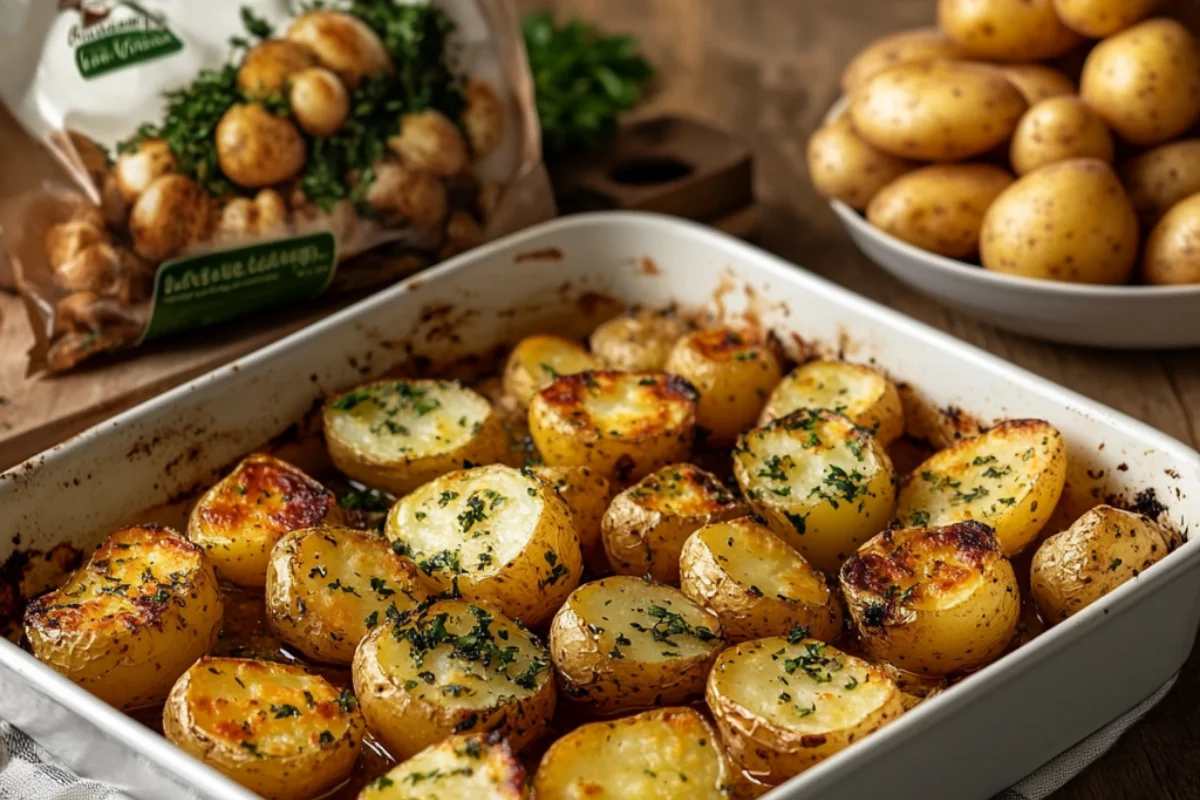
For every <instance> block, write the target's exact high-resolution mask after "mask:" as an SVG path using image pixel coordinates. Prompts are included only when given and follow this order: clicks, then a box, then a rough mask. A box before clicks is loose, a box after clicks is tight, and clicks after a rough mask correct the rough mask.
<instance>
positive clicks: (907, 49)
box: [842, 28, 966, 94]
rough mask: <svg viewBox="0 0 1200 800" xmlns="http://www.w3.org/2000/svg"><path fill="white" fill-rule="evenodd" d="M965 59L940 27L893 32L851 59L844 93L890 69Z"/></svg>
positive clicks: (959, 48) (843, 83)
mask: <svg viewBox="0 0 1200 800" xmlns="http://www.w3.org/2000/svg"><path fill="white" fill-rule="evenodd" d="M965 57H966V52H964V51H963V49H962V48H961V47H959V46H958V45H956V44H955V43H954V42H953V41H951V40H950V38H949V37H948V36H946V34H944V33H942V32H941V31H939V30H938V29H937V28H918V29H916V30H911V31H900V32H898V33H892V34H889V35H887V36H883V37H881V38H879V39H876V40H875V41H873V42H871V43H870V44H869V45H867V46H866V47H864V48H863V49H862V50H860V51H859V52H858V55H856V56H855V57H854V58H852V59H851V60H850V63H849V64H847V65H846V69H845V71H843V72H842V91H844V92H845V93H846V94H850V93H851V92H853V91H854V90H855V89H857V88H859V87H860V86H862V85H863V84H864V83H866V82H867V81H868V80H870V79H871V78H873V77H875V76H876V75H877V74H879V73H880V72H883V71H884V70H885V69H888V68H889V67H895V66H898V65H900V64H919V63H924V62H926V61H933V60H935V59H958V58H965Z"/></svg>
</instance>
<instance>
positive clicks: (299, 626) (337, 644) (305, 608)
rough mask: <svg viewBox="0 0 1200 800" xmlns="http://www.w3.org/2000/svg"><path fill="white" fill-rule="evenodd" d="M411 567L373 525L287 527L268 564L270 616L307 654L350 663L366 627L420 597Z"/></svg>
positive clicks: (408, 608) (285, 637) (407, 608)
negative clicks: (361, 527)
mask: <svg viewBox="0 0 1200 800" xmlns="http://www.w3.org/2000/svg"><path fill="white" fill-rule="evenodd" d="M416 572H417V571H416V569H415V568H414V567H413V565H412V562H410V561H408V560H406V559H404V558H402V557H401V556H400V555H398V554H396V553H395V552H393V551H392V546H391V543H390V542H388V540H387V539H384V538H383V537H381V536H377V535H375V534H374V533H367V532H365V531H359V530H354V529H353V528H343V527H341V526H337V525H325V526H321V527H317V528H305V529H303V530H298V531H292V532H291V533H289V534H287V535H286V536H284V537H283V538H282V539H280V540H279V543H278V544H276V545H275V549H274V550H272V551H271V560H270V562H269V563H268V564H267V590H266V606H267V619H268V620H269V621H270V623H271V629H272V630H274V631H275V633H276V634H277V635H278V636H279V638H280V639H282V640H283V641H285V642H287V643H288V644H289V645H291V646H292V647H294V648H296V649H297V650H299V651H300V652H301V653H303V654H304V655H306V656H308V657H309V658H312V659H315V660H317V661H326V662H331V663H334V664H349V663H350V661H351V660H352V659H353V658H354V648H356V647H357V646H358V643H359V642H360V641H361V640H362V638H363V637H364V636H366V635H367V631H369V630H371V629H372V628H374V627H376V626H377V625H381V624H384V623H386V622H387V621H388V620H395V619H397V618H399V615H400V614H402V613H404V612H407V611H411V610H413V609H414V608H415V607H416V606H417V604H418V603H419V602H421V601H422V600H424V599H425V590H424V589H423V588H422V587H421V586H420V585H418V583H417V577H416Z"/></svg>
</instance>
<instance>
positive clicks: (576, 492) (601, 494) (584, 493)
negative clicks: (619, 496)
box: [531, 467, 612, 576]
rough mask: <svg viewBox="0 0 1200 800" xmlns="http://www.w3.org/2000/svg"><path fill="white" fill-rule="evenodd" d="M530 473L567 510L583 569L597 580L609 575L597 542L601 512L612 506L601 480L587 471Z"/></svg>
mask: <svg viewBox="0 0 1200 800" xmlns="http://www.w3.org/2000/svg"><path fill="white" fill-rule="evenodd" d="M531 471H532V472H533V474H534V475H536V476H538V477H539V478H540V479H542V480H543V481H545V482H546V483H548V484H550V486H551V488H553V489H554V491H556V492H558V496H559V497H561V498H562V500H563V502H564V503H566V504H567V508H569V509H570V510H571V519H572V521H573V522H574V524H575V532H576V533H578V534H579V547H580V549H581V550H582V551H583V564H584V566H586V567H587V568H588V569H589V570H591V572H592V574H593V575H597V576H602V575H607V574H609V573H610V572H612V567H610V566H609V563H608V555H607V554H606V553H605V552H604V541H603V540H602V539H601V538H600V526H601V522H602V520H603V519H604V512H605V511H606V510H607V509H608V504H609V503H610V502H612V487H611V486H610V485H609V483H608V481H607V480H605V479H604V476H603V475H600V474H599V473H597V472H596V471H595V470H593V469H588V468H587V467H532V468H531Z"/></svg>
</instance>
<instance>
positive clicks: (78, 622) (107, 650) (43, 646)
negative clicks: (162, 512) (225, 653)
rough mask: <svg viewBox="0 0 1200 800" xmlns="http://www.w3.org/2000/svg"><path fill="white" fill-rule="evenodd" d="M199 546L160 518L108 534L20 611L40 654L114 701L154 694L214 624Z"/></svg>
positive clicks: (213, 631)
mask: <svg viewBox="0 0 1200 800" xmlns="http://www.w3.org/2000/svg"><path fill="white" fill-rule="evenodd" d="M221 613H222V604H221V590H220V589H219V588H218V587H217V577H216V575H215V574H214V573H213V568H212V564H210V563H209V561H208V559H207V558H206V557H205V556H204V551H203V550H201V549H200V548H199V547H197V546H196V545H194V544H192V543H191V542H189V541H188V540H187V539H185V538H184V537H183V536H181V535H180V534H178V533H176V532H175V531H173V530H171V529H170V528H166V527H163V526H161V525H140V526H137V527H133V528H125V529H124V530H120V531H117V532H116V533H114V534H112V535H111V536H109V537H108V538H107V539H105V540H104V542H103V543H102V544H101V545H100V547H98V548H97V549H96V551H95V552H94V553H92V556H91V558H89V559H88V561H87V563H86V564H84V565H83V566H82V567H80V568H79V569H78V570H76V571H75V572H74V574H72V575H71V577H70V578H68V579H67V582H66V583H65V584H63V585H62V586H61V587H59V588H58V589H55V590H54V591H51V592H48V593H46V594H44V595H42V596H41V597H38V598H37V599H35V600H33V601H32V602H30V603H29V605H28V606H27V607H26V609H25V636H26V637H27V638H28V639H29V646H30V649H31V650H33V654H34V655H35V656H37V658H38V660H39V661H41V662H42V663H44V664H46V665H47V666H49V667H51V668H53V669H54V670H56V671H57V672H60V673H62V674H63V675H65V676H67V677H68V678H70V679H71V680H73V681H75V683H77V684H79V685H80V686H82V687H83V688H85V689H87V690H88V691H89V692H91V693H92V694H94V695H96V696H97V697H99V698H100V699H101V700H103V701H105V702H106V703H109V704H110V705H113V706H116V707H117V708H122V709H125V708H137V707H140V706H148V705H153V704H155V703H160V702H162V700H163V698H165V697H166V696H167V693H168V692H170V691H171V685H172V684H173V683H175V679H176V678H178V677H179V676H180V675H182V674H183V672H184V670H186V669H187V668H188V667H189V666H191V664H192V662H194V661H195V660H196V659H197V658H199V657H200V656H202V655H204V654H205V653H207V652H208V650H209V648H211V647H212V646H213V644H214V643H215V642H216V640H217V634H218V633H219V632H220V630H221Z"/></svg>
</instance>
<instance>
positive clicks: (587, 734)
mask: <svg viewBox="0 0 1200 800" xmlns="http://www.w3.org/2000/svg"><path fill="white" fill-rule="evenodd" d="M733 780H734V778H733V767H732V765H731V764H730V763H729V759H728V758H727V757H726V755H725V753H724V751H723V750H722V749H721V745H720V743H719V739H718V736H717V732H716V731H715V730H713V728H712V726H711V725H710V724H709V723H708V721H707V720H705V719H704V717H702V716H700V714H698V713H697V712H696V711H695V710H694V709H691V708H661V709H655V710H653V711H646V712H643V713H641V714H636V715H634V716H631V717H624V718H622V719H618V720H615V721H612V722H592V723H589V724H587V725H582V726H580V727H578V728H576V729H575V730H573V731H572V732H571V733H568V734H567V735H566V736H563V737H562V738H560V739H559V740H558V741H556V742H555V743H554V744H553V745H551V747H550V749H549V750H547V751H546V754H545V755H544V756H542V761H541V764H540V765H539V766H538V770H537V774H536V775H535V776H534V781H533V785H534V792H535V794H536V796H537V798H538V800H575V799H576V798H580V797H595V798H614V800H615V798H625V797H629V798H633V797H636V798H639V800H722V799H723V798H727V797H729V796H730V791H731V788H732V785H733Z"/></svg>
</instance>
